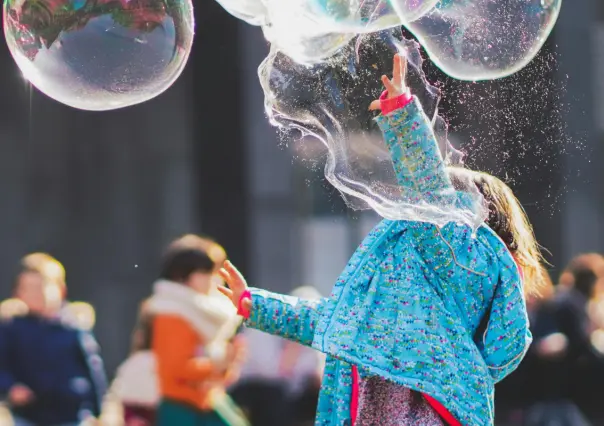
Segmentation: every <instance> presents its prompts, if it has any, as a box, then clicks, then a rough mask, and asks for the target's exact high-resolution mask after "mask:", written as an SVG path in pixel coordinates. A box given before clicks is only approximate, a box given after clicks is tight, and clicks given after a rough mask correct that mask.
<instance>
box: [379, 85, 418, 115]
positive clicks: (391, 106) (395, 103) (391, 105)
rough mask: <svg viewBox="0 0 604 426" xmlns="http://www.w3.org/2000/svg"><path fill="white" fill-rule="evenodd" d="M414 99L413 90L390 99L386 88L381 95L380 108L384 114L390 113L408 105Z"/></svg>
mask: <svg viewBox="0 0 604 426" xmlns="http://www.w3.org/2000/svg"><path fill="white" fill-rule="evenodd" d="M412 100H413V96H412V95H411V92H410V91H409V90H407V91H406V92H405V93H403V94H402V95H400V96H397V97H396V98H392V99H388V91H387V90H385V91H384V92H383V93H382V95H381V96H380V108H381V110H382V114H383V115H387V114H390V113H391V112H392V111H396V110H397V109H400V108H404V107H406V106H407V105H408V104H409V103H411V101H412Z"/></svg>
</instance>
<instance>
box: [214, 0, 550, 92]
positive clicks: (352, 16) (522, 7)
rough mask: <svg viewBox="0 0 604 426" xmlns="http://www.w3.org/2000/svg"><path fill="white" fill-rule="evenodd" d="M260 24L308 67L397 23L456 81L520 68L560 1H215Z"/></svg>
mask: <svg viewBox="0 0 604 426" xmlns="http://www.w3.org/2000/svg"><path fill="white" fill-rule="evenodd" d="M218 2H219V3H221V4H222V6H223V7H224V8H225V9H226V10H227V11H229V12H230V13H231V14H233V15H234V16H237V17H239V18H240V19H243V20H245V21H246V22H248V23H250V24H253V25H260V26H262V28H263V31H264V34H265V36H266V38H267V40H268V41H269V42H271V44H272V45H274V46H276V47H278V48H279V49H280V50H282V51H283V53H284V54H286V55H288V56H290V57H291V58H292V59H293V60H295V61H296V62H299V63H301V64H307V65H312V64H316V63H320V62H322V61H325V60H327V59H328V58H330V57H331V56H332V55H334V54H336V53H337V52H338V51H339V50H340V49H343V48H345V46H347V44H348V43H349V42H350V40H352V39H353V38H355V37H356V35H358V34H363V33H370V32H374V31H381V30H384V29H389V28H393V27H396V26H401V25H402V26H404V27H406V28H407V29H408V30H409V31H410V32H412V33H413V35H414V36H415V37H417V39H418V41H419V42H420V44H421V45H422V47H423V48H424V49H425V50H426V52H427V54H428V55H429V57H430V59H431V60H432V61H433V62H434V63H435V64H436V65H437V66H438V67H439V68H440V69H441V70H442V71H443V72H445V73H446V74H448V75H449V76H451V77H453V78H456V79H459V80H469V81H477V80H491V79H497V78H502V77H506V76H508V75H511V74H513V73H515V72H517V71H519V70H520V69H522V68H523V67H524V66H526V65H527V64H528V63H529V62H530V61H531V60H532V59H533V58H534V57H535V55H536V54H537V52H538V51H539V50H540V49H541V47H542V46H543V43H545V40H546V39H547V37H548V35H549V34H550V33H551V31H552V29H553V27H554V24H555V23H556V20H557V18H558V15H559V13H560V8H561V5H562V0H513V1H510V0H288V1H283V0H218Z"/></svg>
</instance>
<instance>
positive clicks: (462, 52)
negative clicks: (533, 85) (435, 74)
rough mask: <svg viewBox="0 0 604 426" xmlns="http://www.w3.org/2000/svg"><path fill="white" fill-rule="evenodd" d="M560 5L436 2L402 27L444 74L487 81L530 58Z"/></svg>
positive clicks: (522, 0) (520, 0)
mask: <svg viewBox="0 0 604 426" xmlns="http://www.w3.org/2000/svg"><path fill="white" fill-rule="evenodd" d="M561 6H562V0H514V1H508V0H505V1H504V0H441V1H440V2H439V3H438V4H437V6H436V7H435V8H434V10H432V11H431V12H430V13H429V14H427V15H424V16H422V17H420V18H419V19H417V20H415V21H413V22H409V23H407V24H406V27H407V28H408V29H409V30H410V31H411V32H412V33H413V34H414V35H415V36H416V37H417V39H418V40H419V42H420V43H421V44H422V46H423V47H424V48H425V50H426V52H427V53H428V55H429V56H430V59H431V60H432V61H433V62H434V63H435V64H436V65H437V66H438V67H439V68H440V69H441V70H442V71H443V72H445V73H446V74H448V75H449V76H451V77H453V78H456V79H460V80H474V81H477V80H492V79H496V78H501V77H507V76H509V75H511V74H513V73H515V72H517V71H519V70H520V69H522V68H524V67H525V66H526V65H527V64H528V63H529V62H530V61H531V60H532V59H533V58H534V57H535V55H536V54H537V53H538V52H539V50H540V49H541V47H542V46H543V43H544V42H545V40H546V39H547V37H548V35H549V34H550V33H551V31H552V29H553V27H554V24H555V23H556V20H557V19H558V15H559V13H560V7H561Z"/></svg>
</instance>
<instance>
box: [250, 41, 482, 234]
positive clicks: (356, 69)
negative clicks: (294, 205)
mask: <svg viewBox="0 0 604 426" xmlns="http://www.w3.org/2000/svg"><path fill="white" fill-rule="evenodd" d="M395 52H400V53H403V54H404V55H405V56H406V57H407V58H408V61H409V67H408V78H407V81H408V85H409V87H410V88H411V90H412V92H413V93H414V94H415V95H416V96H417V97H418V98H419V99H420V101H421V103H422V105H423V107H424V110H425V111H426V114H427V115H428V117H429V119H430V120H431V122H432V126H433V128H434V131H435V134H436V136H437V139H438V142H439V145H440V150H441V153H442V154H443V157H444V159H445V161H446V163H447V164H449V165H456V166H461V165H462V155H461V153H460V152H459V151H457V150H456V149H455V148H454V147H453V146H452V145H451V144H450V143H449V141H448V139H447V126H446V124H445V122H444V120H442V118H441V117H440V116H439V115H438V103H439V100H440V93H439V91H438V89H437V88H436V87H434V86H432V85H430V84H429V83H428V82H427V80H426V78H425V75H424V73H423V71H422V59H421V56H420V52H419V45H418V44H417V43H415V42H412V41H408V40H404V39H403V37H402V34H401V32H400V30H398V29H390V30H384V31H381V32H376V33H371V34H364V35H360V36H357V37H355V38H354V39H353V40H350V42H349V43H348V44H347V45H346V46H345V47H344V48H342V49H341V50H340V51H339V52H338V53H337V54H336V55H334V56H332V57H331V58H330V60H329V61H327V62H326V63H322V64H317V65H313V66H307V65H303V64H298V63H296V62H295V61H293V60H292V59H291V58H290V57H288V56H287V55H285V54H284V52H281V51H280V50H279V49H277V48H273V49H272V50H271V52H270V54H269V56H268V57H267V58H266V59H265V60H264V62H263V63H262V64H261V66H260V69H259V76H260V82H261V84H262V87H263V89H264V94H265V103H266V110H267V112H268V114H269V119H270V120H271V122H272V123H273V124H274V125H276V126H278V127H279V128H281V130H283V131H285V132H284V133H285V137H286V138H288V139H292V138H301V139H303V140H306V141H308V139H309V138H315V139H318V140H320V141H321V142H322V143H323V144H324V146H325V147H326V148H327V151H328V153H327V158H326V163H325V176H326V177H327V179H328V180H329V182H330V183H331V184H333V185H334V186H335V187H336V188H337V189H338V190H339V191H340V193H341V194H342V195H343V197H344V199H345V200H346V202H347V204H348V206H349V207H351V208H353V209H366V208H372V209H374V210H375V211H376V212H378V213H379V214H380V215H381V216H383V217H386V218H389V219H393V220H418V221H427V222H432V223H437V224H441V225H442V224H445V223H447V222H449V221H455V222H460V223H466V224H469V225H471V226H477V225H478V224H480V223H481V222H482V220H483V219H484V214H485V210H484V206H483V205H482V197H481V196H480V194H479V193H478V191H477V189H476V186H475V185H473V184H471V183H470V182H456V183H457V187H456V188H457V189H458V190H461V191H463V192H465V193H466V194H467V196H466V199H467V200H472V202H469V203H466V204H464V205H460V204H459V203H455V202H453V201H452V197H448V196H445V197H430V199H427V198H424V194H416V193H414V197H412V198H410V197H409V196H408V189H407V190H405V189H403V188H401V187H400V185H399V183H398V181H397V179H396V175H395V173H394V164H393V160H392V158H391V156H390V153H389V151H388V149H387V147H386V145H385V143H384V140H383V137H382V135H381V132H380V131H379V129H378V128H377V125H376V123H375V121H374V120H373V119H374V117H375V116H376V113H375V112H373V111H369V110H368V107H369V104H370V103H371V101H372V100H374V99H377V98H378V97H379V96H380V94H381V92H382V91H383V86H382V83H381V81H380V76H381V75H382V74H387V73H390V72H391V69H392V58H393V56H394V53H395ZM303 143H308V142H303ZM320 157H321V156H317V161H320V160H319V159H320Z"/></svg>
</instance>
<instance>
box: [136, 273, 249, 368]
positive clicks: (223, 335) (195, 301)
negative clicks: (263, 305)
mask: <svg viewBox="0 0 604 426" xmlns="http://www.w3.org/2000/svg"><path fill="white" fill-rule="evenodd" d="M153 289H154V291H153V296H151V299H150V300H149V305H148V307H149V311H150V313H152V314H164V315H166V314H167V315H175V316H178V317H180V318H182V319H184V320H185V321H187V322H188V323H189V324H190V325H191V326H192V327H193V328H194V329H195V331H197V333H198V334H199V336H200V337H201V338H202V339H203V340H204V350H205V352H206V355H207V356H208V357H210V358H212V359H213V360H221V359H224V356H225V350H226V344H227V342H228V340H230V339H231V338H232V337H233V335H234V334H235V332H236V331H237V328H238V327H239V326H240V325H241V322H242V319H241V317H239V316H238V315H237V310H236V309H235V307H234V306H233V304H232V303H231V301H230V300H228V299H227V298H226V297H225V296H224V295H222V294H221V293H218V291H215V292H212V293H210V294H207V295H205V294H200V293H197V292H196V291H195V290H193V289H191V288H189V287H187V286H185V285H182V284H178V283H175V282H172V281H166V280H160V281H157V282H156V283H155V284H154V288H153Z"/></svg>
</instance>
